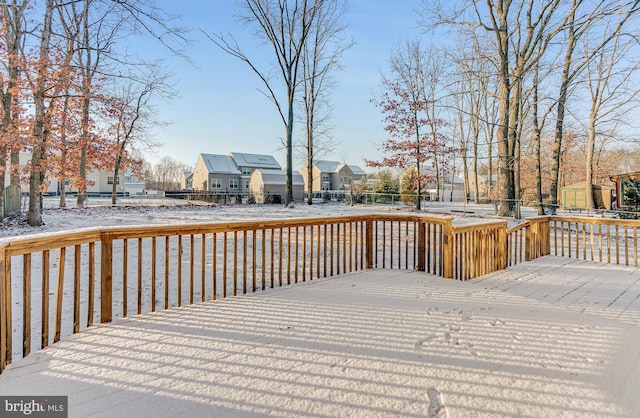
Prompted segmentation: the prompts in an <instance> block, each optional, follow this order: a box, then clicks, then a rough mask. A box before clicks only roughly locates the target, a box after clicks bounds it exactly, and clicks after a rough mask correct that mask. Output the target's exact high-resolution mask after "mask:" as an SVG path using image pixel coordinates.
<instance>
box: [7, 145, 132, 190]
mask: <svg viewBox="0 0 640 418" xmlns="http://www.w3.org/2000/svg"><path fill="white" fill-rule="evenodd" d="M30 160H31V153H29V152H21V153H20V166H21V167H24V166H26V165H27V163H28V162H29V161H30ZM87 180H88V181H89V182H90V183H93V184H89V185H87V194H89V195H109V194H111V192H112V188H113V181H114V178H113V172H112V171H93V172H89V173H87ZM5 182H6V184H5V185H8V184H9V176H6V177H5ZM45 183H46V185H47V189H46V191H45V193H46V194H48V195H59V194H60V191H61V187H60V186H61V182H60V180H58V179H57V178H54V177H52V176H50V175H47V178H46V179H45ZM65 184H66V187H65V193H69V194H75V193H77V192H78V189H76V188H74V187H70V182H69V180H67V181H65ZM20 189H21V191H22V193H28V192H29V183H28V178H26V177H23V181H22V183H21V184H20ZM116 193H119V194H129V195H135V194H141V193H144V178H139V177H138V176H136V175H135V174H134V173H133V172H132V171H131V170H126V171H125V172H124V173H120V174H118V178H117V179H116Z"/></svg>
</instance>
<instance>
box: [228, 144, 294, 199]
mask: <svg viewBox="0 0 640 418" xmlns="http://www.w3.org/2000/svg"><path fill="white" fill-rule="evenodd" d="M230 156H231V158H232V159H233V161H234V162H235V164H236V167H238V170H240V187H241V190H242V191H243V192H247V193H248V192H249V182H250V181H251V174H252V173H253V171H254V170H257V169H261V170H276V171H280V170H282V167H280V164H278V161H276V159H275V158H273V156H271V155H264V154H245V153H241V152H232V153H231V154H230Z"/></svg>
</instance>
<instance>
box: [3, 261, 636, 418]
mask: <svg viewBox="0 0 640 418" xmlns="http://www.w3.org/2000/svg"><path fill="white" fill-rule="evenodd" d="M545 260H546V261H545ZM562 261H563V259H556V258H555V257H545V258H543V259H540V260H536V261H534V262H532V263H525V264H523V265H521V266H516V267H514V268H512V269H510V270H508V271H507V272H509V274H511V276H502V279H500V273H503V274H506V273H507V272H499V273H495V274H493V275H490V276H487V277H486V278H483V279H481V280H478V281H473V282H457V281H452V280H444V279H439V278H436V277H433V276H430V275H427V274H423V273H414V272H401V271H388V270H387V271H383V270H375V271H367V272H364V273H358V274H351V275H345V276H340V277H338V278H332V279H322V280H319V281H318V280H316V281H313V282H310V283H303V284H297V285H292V286H289V287H285V288H280V289H274V290H272V289H270V290H268V291H266V292H260V293H257V294H254V295H247V296H241V297H237V298H231V299H227V300H224V301H217V302H208V303H204V304H199V305H195V306H192V307H185V308H180V309H174V310H171V311H165V312H159V313H154V314H147V315H144V316H142V317H137V318H131V319H126V320H119V321H118V322H117V323H115V324H112V325H107V326H96V327H94V328H92V329H90V330H87V331H84V332H82V333H81V334H78V335H75V336H73V337H70V338H68V339H67V340H65V341H63V342H61V343H57V344H55V345H53V346H51V347H49V348H47V349H45V350H43V351H40V352H38V353H35V354H33V355H32V356H30V357H28V358H26V359H24V360H20V361H17V362H16V363H14V364H12V365H10V366H9V367H8V369H7V370H6V371H5V372H4V373H3V374H2V375H0V393H2V394H3V395H32V394H42V395H68V396H69V416H71V417H89V416H100V417H131V416H140V417H146V416H153V417H175V416H184V417H227V416H265V415H272V416H310V417H329V416H340V417H346V416H349V417H353V416H356V417H373V416H403V417H411V416H415V417H418V416H447V415H448V416H449V417H465V416H483V417H484V416H517V417H540V416H580V417H584V416H597V417H628V416H639V415H640V400H639V399H638V397H637V396H636V395H637V387H638V386H639V385H640V370H639V368H640V365H639V364H638V358H640V328H639V327H638V323H637V322H636V323H625V322H622V321H619V320H613V319H611V318H607V317H606V316H605V315H597V314H593V313H585V312H578V311H577V310H575V309H574V308H573V306H572V305H575V304H576V302H575V301H574V302H571V303H569V299H567V298H565V299H562V298H560V300H564V301H565V302H566V303H561V304H559V305H553V304H551V303H548V302H549V301H551V302H553V298H548V297H545V298H541V297H539V295H541V294H543V293H547V294H551V293H553V292H546V291H544V292H536V291H535V288H534V287H530V288H529V291H528V292H529V296H530V297H523V296H522V295H520V294H517V292H513V291H512V290H513V289H505V291H503V290H500V287H501V286H507V283H511V282H513V281H514V280H516V279H517V277H518V276H519V274H518V273H517V271H519V270H518V269H524V270H521V271H522V273H520V274H521V275H531V274H534V273H532V271H534V270H535V267H533V266H536V265H538V270H540V271H541V272H543V273H541V274H540V275H536V276H535V277H538V279H537V280H538V282H539V284H540V283H542V281H543V280H545V281H546V286H547V289H553V286H556V287H558V286H560V284H559V283H563V282H564V283H567V282H568V283H574V282H573V281H572V279H571V277H570V275H567V273H566V270H565V269H564V268H563V269H557V268H555V269H554V268H552V264H553V263H556V265H560V264H561V262H562ZM538 263H539V264H538ZM550 263H551V264H550ZM580 263H581V266H582V267H581V268H582V269H583V270H584V271H586V272H588V273H589V272H591V271H592V270H599V271H602V272H604V270H603V269H602V268H601V267H600V266H601V265H600V264H596V263H586V262H580ZM610 267H611V266H608V267H606V268H610ZM532 269H533V270H532ZM612 271H617V272H618V273H619V274H622V273H624V274H627V275H632V274H637V273H630V272H629V269H627V270H625V269H622V270H612ZM621 272H622V273H621ZM589 274H591V273H589ZM605 276H606V275H603V276H602V277H605ZM573 280H577V279H573ZM575 283H578V284H577V285H573V286H574V287H576V286H577V287H578V288H579V289H580V288H582V287H584V286H582V287H580V285H579V282H575ZM534 284H535V283H530V285H531V286H533V285H534ZM571 286H572V285H571V284H570V285H569V288H570V287H571ZM557 290H558V294H561V293H562V292H563V291H564V290H566V289H564V290H562V291H560V289H557ZM588 294H589V293H587V295H588ZM594 294H595V290H594ZM636 307H637V302H636ZM438 413H440V415H438Z"/></svg>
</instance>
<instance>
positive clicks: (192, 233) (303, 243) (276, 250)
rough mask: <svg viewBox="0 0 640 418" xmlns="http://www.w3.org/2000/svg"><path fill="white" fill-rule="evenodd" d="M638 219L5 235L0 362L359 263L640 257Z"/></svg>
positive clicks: (365, 218)
mask: <svg viewBox="0 0 640 418" xmlns="http://www.w3.org/2000/svg"><path fill="white" fill-rule="evenodd" d="M638 226H640V223H639V222H637V221H635V222H634V221H614V220H604V219H594V218H559V217H539V218H532V219H530V220H527V221H526V222H525V223H523V224H521V225H519V226H517V227H515V228H512V229H509V230H507V222H506V221H499V222H485V223H482V224H477V225H454V224H453V218H451V217H437V216H425V215H402V214H397V215H391V214H376V215H362V216H343V217H331V218H305V219H287V220H270V221H256V222H236V223H215V224H197V225H172V226H152V227H133V228H132V227H126V228H102V229H95V230H83V231H79V232H72V233H63V234H52V235H49V236H45V237H37V238H17V239H15V240H13V241H10V242H8V243H6V244H4V245H1V246H0V263H1V265H0V372H1V371H2V370H4V368H5V366H6V364H8V363H10V362H11V361H12V358H13V356H20V357H23V356H27V355H29V353H30V352H31V351H32V348H33V347H34V346H35V347H39V348H44V347H46V346H48V345H49V344H52V343H55V342H57V341H59V340H60V339H61V338H64V337H65V336H67V335H70V334H72V333H77V332H80V331H82V330H83V329H86V328H87V327H90V326H92V325H93V324H95V323H107V322H111V321H112V320H113V319H115V318H124V317H127V316H131V315H139V314H142V313H146V312H154V311H157V310H163V309H170V308H173V307H179V306H183V305H188V304H193V303H198V302H203V301H205V300H216V299H220V298H227V297H229V296H236V295H239V294H246V293H251V292H256V291H263V290H266V289H269V288H274V287H279V286H284V285H289V284H293V283H298V282H305V281H309V280H314V279H320V278H326V277H332V276H337V275H340V274H344V273H350V272H356V271H360V270H365V269H373V268H380V269H403V270H417V271H424V272H426V273H429V274H433V275H435V276H439V277H444V278H454V279H457V280H468V279H472V278H474V277H478V276H481V275H483V274H487V273H490V272H492V271H496V270H501V269H504V268H506V267H507V266H509V265H514V264H517V263H520V262H523V261H527V260H531V259H534V258H537V257H540V256H542V255H546V254H550V253H554V254H557V255H563V256H568V257H583V258H587V256H589V255H590V256H591V259H595V260H598V261H605V260H606V261H607V262H612V260H616V261H615V262H620V261H621V260H624V261H625V262H626V263H627V264H629V263H633V264H634V265H636V266H637V265H638V248H637V239H636V238H637V228H638ZM552 250H553V251H552ZM622 250H624V252H621V251H622ZM629 253H631V255H630V254H629ZM596 255H597V256H596ZM16 341H21V342H22V344H21V347H20V345H19V344H15V342H16Z"/></svg>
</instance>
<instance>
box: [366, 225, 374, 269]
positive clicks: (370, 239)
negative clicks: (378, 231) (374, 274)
mask: <svg viewBox="0 0 640 418" xmlns="http://www.w3.org/2000/svg"><path fill="white" fill-rule="evenodd" d="M366 224H367V233H366V236H365V240H366V247H367V269H369V270H370V269H373V221H372V220H371V219H367V221H366Z"/></svg>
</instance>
